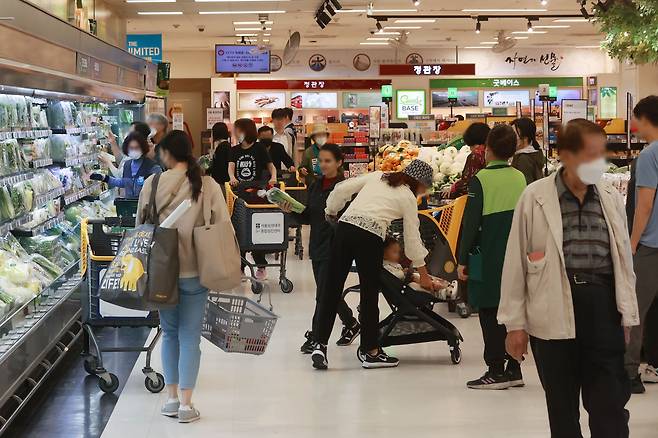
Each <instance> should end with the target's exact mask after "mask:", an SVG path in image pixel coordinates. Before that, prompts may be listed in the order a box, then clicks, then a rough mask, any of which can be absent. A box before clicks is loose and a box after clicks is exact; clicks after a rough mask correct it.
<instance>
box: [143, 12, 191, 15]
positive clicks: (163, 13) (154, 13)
mask: <svg viewBox="0 0 658 438" xmlns="http://www.w3.org/2000/svg"><path fill="white" fill-rule="evenodd" d="M137 15H183V13H182V12H181V11H139V12H137Z"/></svg>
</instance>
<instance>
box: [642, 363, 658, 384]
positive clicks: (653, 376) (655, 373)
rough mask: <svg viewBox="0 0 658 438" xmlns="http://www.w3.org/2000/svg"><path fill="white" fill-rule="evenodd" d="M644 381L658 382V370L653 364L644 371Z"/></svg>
mask: <svg viewBox="0 0 658 438" xmlns="http://www.w3.org/2000/svg"><path fill="white" fill-rule="evenodd" d="M642 381H643V382H646V383H658V370H657V369H656V368H654V367H652V366H651V365H647V367H646V368H645V369H644V371H643V372H642Z"/></svg>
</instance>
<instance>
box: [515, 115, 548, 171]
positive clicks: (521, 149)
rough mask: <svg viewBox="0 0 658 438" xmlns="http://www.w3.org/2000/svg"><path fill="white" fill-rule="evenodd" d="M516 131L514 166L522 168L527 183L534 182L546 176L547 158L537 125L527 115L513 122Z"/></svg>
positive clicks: (518, 168)
mask: <svg viewBox="0 0 658 438" xmlns="http://www.w3.org/2000/svg"><path fill="white" fill-rule="evenodd" d="M512 127H513V128H514V131H516V136H517V138H518V143H517V146H516V152H515V153H514V156H513V157H512V167H513V168H515V169H517V170H520V171H521V173H523V175H524V176H525V181H526V184H530V183H533V182H535V181H537V180H538V179H541V178H543V177H544V163H545V162H546V159H545V158H544V154H543V153H542V151H541V150H540V149H539V143H537V126H536V125H535V122H533V121H532V120H530V119H528V118H527V117H524V118H521V119H516V120H514V121H513V122H512Z"/></svg>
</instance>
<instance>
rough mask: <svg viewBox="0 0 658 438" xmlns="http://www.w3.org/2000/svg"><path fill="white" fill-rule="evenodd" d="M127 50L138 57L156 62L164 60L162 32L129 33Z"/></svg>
mask: <svg viewBox="0 0 658 438" xmlns="http://www.w3.org/2000/svg"><path fill="white" fill-rule="evenodd" d="M126 50H127V51H128V52H130V53H132V54H133V55H135V56H137V57H138V58H142V59H146V60H147V61H151V62H154V63H158V62H162V34H161V33H154V34H134V33H133V34H128V35H126Z"/></svg>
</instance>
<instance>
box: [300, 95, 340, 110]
mask: <svg viewBox="0 0 658 438" xmlns="http://www.w3.org/2000/svg"><path fill="white" fill-rule="evenodd" d="M290 106H291V107H293V108H300V109H301V108H305V109H334V108H338V93H305V92H301V93H291V94H290Z"/></svg>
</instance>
